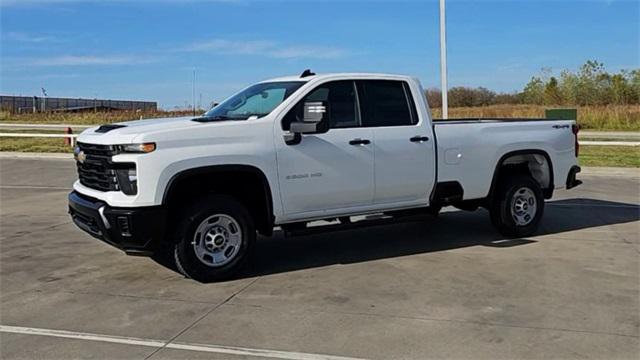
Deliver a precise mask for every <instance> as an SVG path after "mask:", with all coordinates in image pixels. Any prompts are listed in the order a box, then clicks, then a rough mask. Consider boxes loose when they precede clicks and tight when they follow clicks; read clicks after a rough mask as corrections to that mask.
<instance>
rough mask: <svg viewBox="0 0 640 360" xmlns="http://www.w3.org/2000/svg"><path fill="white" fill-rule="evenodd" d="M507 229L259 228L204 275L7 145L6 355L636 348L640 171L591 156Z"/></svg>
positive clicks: (602, 353) (0, 260) (60, 174)
mask: <svg viewBox="0 0 640 360" xmlns="http://www.w3.org/2000/svg"><path fill="white" fill-rule="evenodd" d="M588 173H590V174H591V175H589V174H586V175H583V176H581V178H582V179H583V180H584V182H585V183H584V185H583V186H581V187H579V188H577V189H575V190H571V191H558V192H557V193H556V198H555V199H553V200H552V201H550V202H548V203H547V207H546V211H545V215H544V219H543V226H542V228H541V230H540V235H538V236H533V237H529V238H526V239H516V240H507V239H504V238H502V237H500V236H499V235H497V234H496V232H494V230H493V229H492V227H491V226H490V224H489V219H488V216H487V214H486V212H484V211H477V212H474V213H468V212H460V211H448V212H445V213H443V214H441V215H440V217H439V218H438V219H427V220H423V221H419V222H412V223H401V224H394V225H385V226H377V227H372V228H367V229H360V230H350V231H345V232H339V233H332V234H324V235H314V236H307V237H297V238H287V239H285V238H283V237H282V236H281V235H279V234H276V236H275V237H274V238H271V239H261V241H260V242H259V245H258V254H259V257H258V258H257V260H256V262H255V265H254V266H253V268H252V269H251V270H249V272H247V273H246V274H244V275H243V276H242V277H241V278H240V279H238V280H235V281H230V282H225V283H217V284H207V285H203V284H199V283H196V282H194V281H191V280H188V279H185V278H183V277H181V276H180V275H178V274H176V273H175V272H173V271H172V270H170V269H167V268H164V267H162V266H160V265H158V264H156V263H155V262H153V261H152V260H150V259H146V258H135V257H127V256H125V255H123V254H122V253H120V252H119V251H118V250H116V249H113V248H111V247H109V246H108V245H105V244H102V243H100V242H99V241H97V240H94V239H93V238H90V237H89V236H88V235H85V234H84V233H82V232H81V231H79V230H77V229H76V228H74V226H73V225H72V224H71V223H70V220H69V218H68V217H67V215H66V194H67V192H68V191H69V187H70V184H71V182H72V180H73V178H74V177H75V174H74V164H73V163H72V162H71V161H69V160H55V159H48V160H33V159H7V158H2V159H0V215H1V222H0V256H1V257H0V357H1V358H3V359H12V358H138V359H142V358H151V359H162V358H208V359H211V358H224V359H236V358H250V359H255V358H294V359H295V358H306V359H322V358H327V356H328V355H332V356H344V357H359V358H373V359H391V358H394V359H397V358H413V359H422V358H473V359H478V358H487V359H499V358H509V359H512V358H599V359H605V358H606V359H618V358H620V359H624V358H629V359H637V358H638V357H639V356H640V292H639V286H640V268H639V264H640V261H639V259H640V240H639V238H640V235H639V234H640V205H639V203H640V176H639V174H640V173H639V172H638V171H637V170H631V171H629V170H625V171H618V172H616V173H611V172H608V171H594V172H588Z"/></svg>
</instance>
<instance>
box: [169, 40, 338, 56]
mask: <svg viewBox="0 0 640 360" xmlns="http://www.w3.org/2000/svg"><path fill="white" fill-rule="evenodd" d="M179 51H186V52H215V53H218V54H225V55H260V56H266V57H271V58H276V59H302V58H306V59H312V58H315V59H336V58H342V57H345V56H348V55H350V54H351V53H350V52H349V51H347V50H345V49H342V48H338V47H330V46H307V45H304V46H288V45H282V44H280V43H278V42H274V41H263V40H246V41H242V40H234V41H231V40H226V39H211V40H207V41H200V42H196V43H193V44H191V45H189V46H187V47H185V48H183V49H181V50H179Z"/></svg>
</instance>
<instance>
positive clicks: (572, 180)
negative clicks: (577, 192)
mask: <svg viewBox="0 0 640 360" xmlns="http://www.w3.org/2000/svg"><path fill="white" fill-rule="evenodd" d="M580 170H581V169H580V166H578V165H574V166H572V167H571V170H569V175H567V183H566V186H567V190H568V189H572V188H574V187H576V186H578V185H580V184H582V181H581V180H578V179H576V175H578V173H579V172H580Z"/></svg>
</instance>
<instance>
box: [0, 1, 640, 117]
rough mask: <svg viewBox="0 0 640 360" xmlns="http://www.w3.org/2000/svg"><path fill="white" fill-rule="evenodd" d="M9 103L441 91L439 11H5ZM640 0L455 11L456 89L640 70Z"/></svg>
mask: <svg viewBox="0 0 640 360" xmlns="http://www.w3.org/2000/svg"><path fill="white" fill-rule="evenodd" d="M0 21H1V23H0V30H1V33H0V47H1V48H0V65H1V69H0V93H2V94H5V95H29V96H31V95H40V92H41V88H42V87H44V88H45V89H46V91H47V94H48V96H52V97H84V98H109V99H127V100H129V99H131V100H151V101H158V102H159V105H160V106H161V107H162V108H165V109H172V108H174V107H186V106H188V105H189V104H192V80H193V72H194V70H195V72H196V103H198V104H202V106H203V107H207V106H208V105H207V104H209V103H211V102H212V101H220V100H222V99H224V98H225V97H226V96H229V95H231V94H232V93H234V92H236V91H238V90H240V89H241V88H243V87H245V86H247V85H250V84H251V83H253V82H256V81H259V80H263V79H268V78H272V77H277V76H282V75H295V74H299V73H301V72H302V71H303V70H304V69H306V68H310V69H312V70H313V71H315V72H318V73H327V72H387V73H399V74H407V75H411V76H415V77H418V78H419V79H420V80H421V81H422V83H423V86H424V87H425V88H430V87H439V85H440V68H439V66H440V52H439V51H440V47H439V46H440V45H439V7H438V1H437V0H407V1H392V0H371V1H365V0H356V1H338V0H324V1H320V0H317V1H312V0H311V1H302V0H297V1H286V0H201V1H198V0H158V1H152V0H128V1H124V0H0ZM639 43H640V0H617V1H616V0H579V1H578V0H555V1H536V0H529V1H525V0H511V1H506V0H501V1H490V0H475V1H471V0H466V1H464V0H447V47H448V68H449V69H448V70H449V71H448V74H449V85H450V86H473V87H476V86H483V87H486V88H489V89H492V90H496V91H501V92H513V91H517V90H520V89H522V87H523V86H524V84H525V83H526V82H527V81H528V80H529V79H530V78H531V76H532V75H535V74H537V73H539V72H540V70H541V69H542V68H550V69H552V71H553V72H554V73H559V72H560V71H561V70H563V69H568V70H576V69H577V68H578V67H579V66H580V65H581V64H583V63H584V62H585V61H587V60H598V61H600V62H603V63H604V64H605V66H606V68H607V70H609V71H619V70H620V69H634V68H636V69H637V68H640V64H639V63H640V44H639Z"/></svg>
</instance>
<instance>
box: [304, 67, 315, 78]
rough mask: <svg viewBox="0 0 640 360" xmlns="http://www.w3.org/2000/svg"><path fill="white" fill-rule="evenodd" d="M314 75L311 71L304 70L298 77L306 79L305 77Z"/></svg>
mask: <svg viewBox="0 0 640 360" xmlns="http://www.w3.org/2000/svg"><path fill="white" fill-rule="evenodd" d="M315 74H316V73H314V72H311V69H306V70H305V71H303V72H302V74H301V75H300V77H301V78H306V77H307V76H313V75H315Z"/></svg>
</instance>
